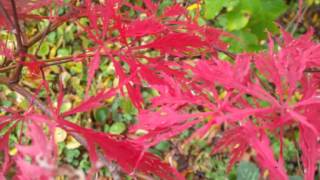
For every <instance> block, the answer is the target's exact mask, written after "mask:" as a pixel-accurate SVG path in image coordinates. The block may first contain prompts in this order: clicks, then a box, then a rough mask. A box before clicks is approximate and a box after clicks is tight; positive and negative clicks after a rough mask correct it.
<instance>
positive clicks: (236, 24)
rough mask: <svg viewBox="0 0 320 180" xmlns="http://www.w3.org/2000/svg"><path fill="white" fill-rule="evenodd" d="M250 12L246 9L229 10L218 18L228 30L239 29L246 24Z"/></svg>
mask: <svg viewBox="0 0 320 180" xmlns="http://www.w3.org/2000/svg"><path fill="white" fill-rule="evenodd" d="M249 19H250V13H249V12H248V11H240V12H239V11H231V12H229V13H227V14H225V15H223V16H221V17H220V18H219V23H220V24H221V25H222V26H224V27H225V28H226V29H227V30H228V31H235V30H240V29H242V28H244V27H246V25H247V24H248V22H249Z"/></svg>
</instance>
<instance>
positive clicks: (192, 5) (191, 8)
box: [187, 3, 200, 11]
mask: <svg viewBox="0 0 320 180" xmlns="http://www.w3.org/2000/svg"><path fill="white" fill-rule="evenodd" d="M198 8H200V4H198V3H194V4H191V5H190V6H188V7H187V10H188V11H193V10H195V9H198Z"/></svg>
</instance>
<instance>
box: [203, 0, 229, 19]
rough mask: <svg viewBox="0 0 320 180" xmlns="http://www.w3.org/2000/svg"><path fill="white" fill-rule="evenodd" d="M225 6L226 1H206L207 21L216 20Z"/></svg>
mask: <svg viewBox="0 0 320 180" xmlns="http://www.w3.org/2000/svg"><path fill="white" fill-rule="evenodd" d="M224 5H225V0H205V1H204V17H205V18H206V19H213V18H215V17H216V16H217V15H218V14H219V13H220V11H221V10H222V8H223V7H224Z"/></svg>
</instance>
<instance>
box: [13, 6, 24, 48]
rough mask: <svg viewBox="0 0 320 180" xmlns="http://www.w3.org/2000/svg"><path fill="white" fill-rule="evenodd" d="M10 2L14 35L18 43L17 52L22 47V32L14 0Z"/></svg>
mask: <svg viewBox="0 0 320 180" xmlns="http://www.w3.org/2000/svg"><path fill="white" fill-rule="evenodd" d="M10 2H11V8H12V12H13V22H14V34H15V36H16V40H17V45H18V52H19V51H20V50H21V49H22V48H23V44H22V33H21V29H20V25H19V18H18V13H17V7H16V3H15V0H10Z"/></svg>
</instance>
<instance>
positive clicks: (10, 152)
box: [9, 147, 18, 156]
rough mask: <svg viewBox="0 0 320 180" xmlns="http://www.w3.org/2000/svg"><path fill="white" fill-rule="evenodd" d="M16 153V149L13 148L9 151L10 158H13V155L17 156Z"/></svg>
mask: <svg viewBox="0 0 320 180" xmlns="http://www.w3.org/2000/svg"><path fill="white" fill-rule="evenodd" d="M17 152H18V149H17V148H15V147H14V148H12V149H10V151H9V154H10V155H11V156H14V155H16V154H17Z"/></svg>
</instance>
